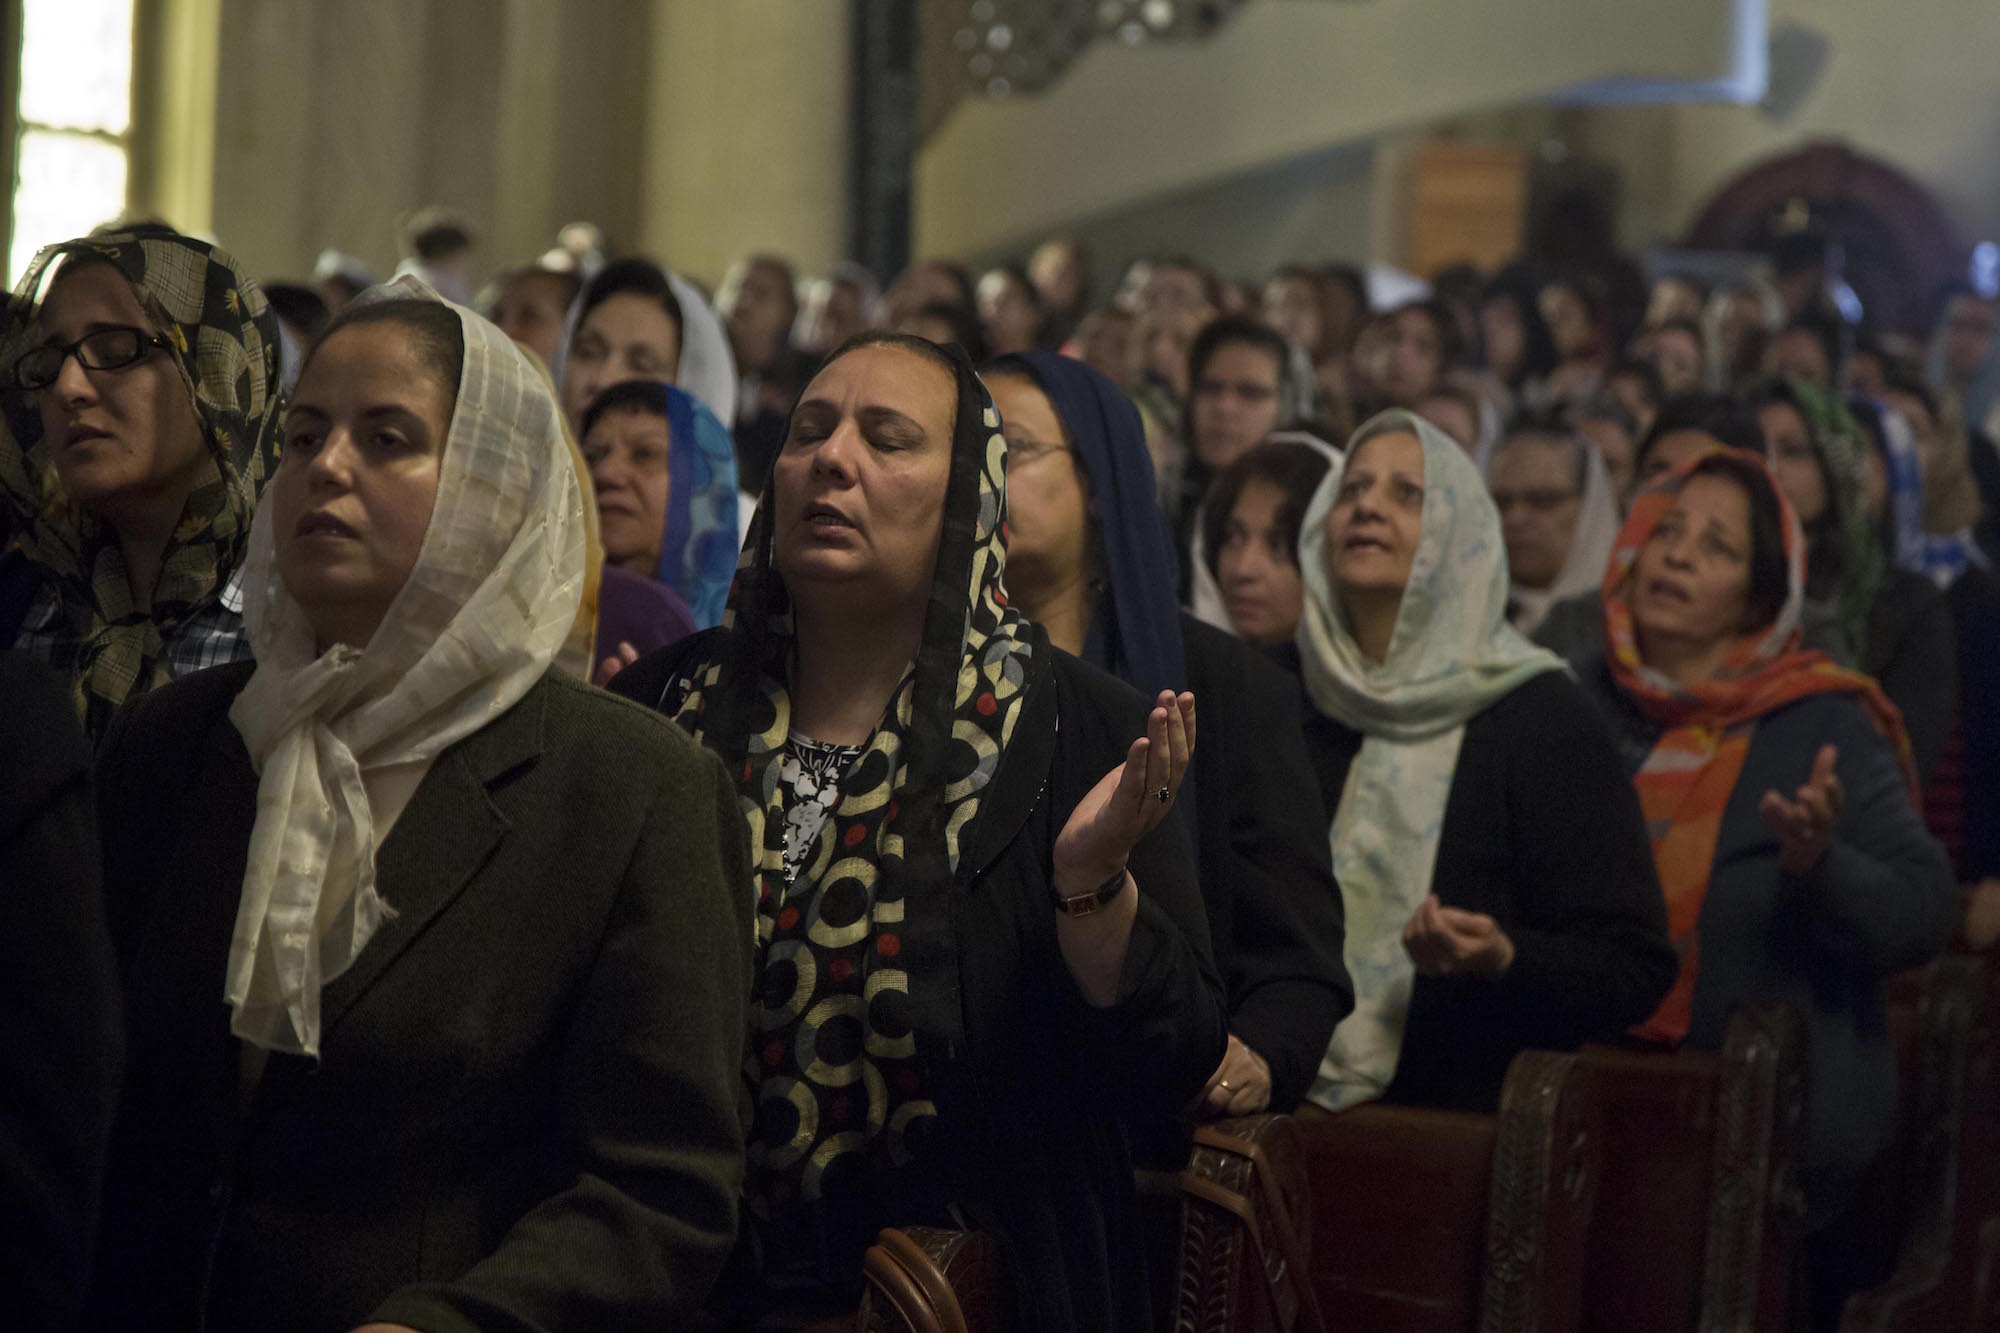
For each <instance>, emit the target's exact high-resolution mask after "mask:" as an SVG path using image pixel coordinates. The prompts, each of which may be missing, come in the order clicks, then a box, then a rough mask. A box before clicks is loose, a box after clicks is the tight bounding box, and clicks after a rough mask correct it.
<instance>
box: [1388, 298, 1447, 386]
mask: <svg viewBox="0 0 2000 1333" xmlns="http://www.w3.org/2000/svg"><path fill="white" fill-rule="evenodd" d="M1411 311H1416V312H1417V313H1419V314H1421V315H1423V316H1424V317H1425V318H1427V319H1429V320H1430V322H1431V327H1433V328H1435V329H1436V330H1437V339H1438V374H1440V375H1442V374H1444V372H1445V371H1447V370H1450V369H1451V368H1452V367H1453V366H1456V365H1457V364H1458V361H1459V358H1460V357H1461V356H1463V355H1464V354H1465V348H1464V347H1463V346H1462V345H1461V340H1460V338H1459V336H1458V320H1457V319H1456V318H1455V317H1454V316H1453V315H1452V313H1451V307H1450V306H1448V305H1446V304H1445V303H1444V302H1443V301H1441V300H1439V299H1438V298H1437V297H1435V296H1426V297H1423V298H1421V299H1419V300H1415V301H1405V302H1403V304H1401V305H1399V306H1397V307H1396V308H1395V309H1394V310H1391V311H1390V312H1389V313H1388V314H1387V315H1386V316H1384V318H1386V319H1391V320H1396V319H1401V318H1402V317H1403V316H1404V315H1406V314H1408V313H1410V312H1411Z"/></svg>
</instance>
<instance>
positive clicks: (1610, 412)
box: [1563, 393, 1639, 445]
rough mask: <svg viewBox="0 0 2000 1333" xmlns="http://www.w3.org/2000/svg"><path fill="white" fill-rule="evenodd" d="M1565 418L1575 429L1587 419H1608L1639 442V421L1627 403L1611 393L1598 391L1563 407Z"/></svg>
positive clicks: (1626, 434) (1626, 435)
mask: <svg viewBox="0 0 2000 1333" xmlns="http://www.w3.org/2000/svg"><path fill="white" fill-rule="evenodd" d="M1563 419H1564V420H1565V421H1567V422H1568V423H1569V425H1570V427H1571V429H1574V428H1576V427H1578V426H1581V425H1582V424H1583V423H1584V422H1586V421H1608V422H1610V423H1611V424H1612V425H1614V426H1616V427H1618V429H1620V430H1622V431H1624V432H1625V438H1626V439H1628V440H1631V441H1632V442H1633V444H1635V445H1636V444H1637V443H1638V442H1639V422H1638V419H1637V418H1635V417H1634V416H1633V415H1632V413H1631V410H1630V409H1629V408H1627V407H1626V406H1625V404H1623V403H1621V402H1619V401H1618V399H1617V397H1616V396H1614V395H1612V394H1609V393H1596V394H1593V395H1591V396H1590V397H1589V398H1586V399H1583V400H1581V401H1578V402H1572V403H1570V404H1569V405H1568V406H1567V407H1565V408H1564V409H1563Z"/></svg>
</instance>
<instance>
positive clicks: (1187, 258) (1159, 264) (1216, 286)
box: [1147, 253, 1222, 310]
mask: <svg viewBox="0 0 2000 1333" xmlns="http://www.w3.org/2000/svg"><path fill="white" fill-rule="evenodd" d="M1147 263H1148V264H1150V265H1151V266H1152V268H1153V270H1154V271H1155V272H1157V271H1158V270H1160V269H1163V268H1177V269H1180V270H1182V271H1183V272H1187V273H1192V274H1194V275H1195V277H1197V278H1199V279H1201V294H1202V297H1203V298H1204V299H1205V300H1207V302H1208V303H1209V305H1211V306H1213V307H1214V308H1215V309H1217V310H1220V309H1222V278H1221V276H1220V275H1218V274H1217V273H1216V271H1215V270H1214V269H1212V268H1210V267H1209V266H1208V265H1206V264H1204V263H1202V262H1201V261H1200V260H1199V259H1196V258H1195V257H1194V256H1193V255H1190V254H1178V253H1177V254H1170V255H1155V256H1153V258H1151V259H1150V260H1148V261H1147Z"/></svg>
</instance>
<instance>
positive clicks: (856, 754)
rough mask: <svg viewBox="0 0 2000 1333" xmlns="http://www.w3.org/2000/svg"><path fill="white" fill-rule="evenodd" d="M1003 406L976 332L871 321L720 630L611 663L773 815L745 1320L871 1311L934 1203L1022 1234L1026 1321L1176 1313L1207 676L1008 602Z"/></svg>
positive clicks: (754, 1044)
mask: <svg viewBox="0 0 2000 1333" xmlns="http://www.w3.org/2000/svg"><path fill="white" fill-rule="evenodd" d="M999 427H1000V422H999V417H998V415H997V414H996V413H995V412H994V409H993V405H992V402H991V400H990V399H989V398H988V397H987V394H986V391H985V390H984V389H983V388H982V387H981V386H980V383H979V380H978V378H977V377H976V376H975V375H974V374H973V373H972V367H971V364H970V362H969V361H968V360H967V359H966V358H965V357H964V356H963V354H962V353H959V352H955V351H951V350H948V349H941V348H939V347H937V346H936V345H935V344H932V343H928V342H924V341H922V340H920V339H914V338H911V337H909V336H907V335H898V334H887V333H883V334H864V335H862V336H861V337H860V338H857V339H854V340H852V341H850V342H848V343H847V344H846V345H845V346H844V347H842V348H841V349H840V350H838V351H836V352H835V353H834V355H833V356H832V357H831V358H830V359H829V360H828V361H827V362H826V364H825V365H824V366H823V367H821V369H820V371H819V373H818V374H817V375H816V376H815V377H814V378H813V380H812V383H811V384H810V385H808V386H807V389H806V392H805V394H804V396H803V397H802V398H801V400H800V402H799V405H798V407H797V408H796V409H795V410H794V412H793V414H792V420H791V424H790V427H789V429H788V432H787V435H786V440H785V446H784V449H783V451H782V452H781V453H780V454H779V457H778V462H777V465H776V467H775V469H774V470H773V472H772V480H771V489H770V492H769V494H767V495H766V496H765V500H764V504H763V505H762V507H761V508H760V509H759V511H758V519H757V522H756V524H755V525H754V526H753V528H752V530H751V541H750V545H749V546H748V548H747V549H746V551H745V555H744V560H743V565H742V568H741V570H740V572H739V574H738V576H737V584H736V590H735V592H734V593H733V594H732V596H731V599H730V610H729V615H728V616H727V617H726V618H725V620H724V621H723V627H722V628H721V629H720V630H717V631H711V632H709V633H706V634H702V635H699V636H697V637H695V638H693V639H689V640H686V641H684V642H683V643H681V644H677V645H675V646H674V647H672V648H668V649H665V650H663V651H662V652H660V653H657V654H654V655H653V656H651V657H646V658H642V659H640V660H639V662H637V663H636V664H634V665H633V666H630V667H628V668H626V669H625V670H624V671H623V672H621V673H620V674H619V676H618V677H617V679H616V680H615V681H613V686H614V688H615V689H616V690H617V691H618V692H620V693H622V694H625V695H627V696H628V697H630V698H634V699H639V700H641V701H643V702H645V703H648V704H651V705H654V706H656V707H658V708H660V709H661V710H662V711H664V712H665V713H667V714H668V715H669V716H671V717H673V718H674V719H675V720H677V721H678V722H679V723H680V724H681V725H682V726H683V727H685V728H687V729H688V730H689V731H691V732H692V733H693V734H694V736H695V737H696V738H697V739H698V740H700V741H701V743H702V744H703V745H705V746H707V747H709V748H710V749H711V750H714V751H715V752H716V753H718V754H719V755H721V756H722V759H723V763H724V766H725V768H726V769H727V770H728V771H729V773H730V774H731V776H732V777H733V778H734V779H735V781H736V790H737V796H738V799H739V801H740V802H741V806H742V809H743V811H744V813H745V814H746V816H747V817H748V819H749V822H750V829H751V847H752V849H753V856H754V859H755V872H754V873H755V879H754V881H751V883H752V884H753V885H754V890H755V892H756V895H757V901H758V907H757V940H758V944H757V969H756V976H757V980H756V983H755V990H754V993H753V1015H752V1020H751V1022H752V1026H751V1038H750V1046H751V1050H750V1059H749V1061H748V1064H747V1066H746V1070H745V1075H746V1078H747V1080H748V1082H749V1083H750V1085H751V1088H752V1096H753V1099H754V1101H755V1103H756V1106H757V1119H756V1127H755V1129H754V1130H753V1132H752V1135H751V1147H750V1176H749V1181H748V1184H747V1187H746V1195H747V1203H746V1206H747V1211H748V1215H749V1216H748V1219H747V1226H746V1228H745V1233H744V1237H743V1240H742V1243H741V1245H740V1246H739V1251H738V1256H737V1259H738V1262H737V1263H736V1264H734V1265H732V1273H731V1276H730V1278H728V1279H725V1284H724V1291H723V1293H722V1294H721V1295H719V1297H718V1299H719V1302H720V1308H719V1309H718V1311H717V1313H718V1314H721V1315H723V1316H724V1317H725V1318H729V1319H737V1320H747V1319H750V1318H752V1317H754V1316H755V1315H757V1314H759V1313H762V1312H767V1311H771V1310H773V1309H776V1308H784V1307H793V1308H796V1307H798V1306H800V1305H813V1304H818V1305H823V1306H840V1305H842V1304H844V1305H846V1306H847V1307H848V1308H851V1307H852V1302H853V1300H854V1298H855V1295H856V1294H857V1291H858V1287H859V1282H860V1273H861V1257H862V1254H863V1252H864V1251H865V1249H866V1247H867V1246H868V1245H869V1244H870V1243H872V1242H873V1241H874V1239H875V1237H876V1234H877V1232H878V1231H879V1230H880V1229H881V1228H882V1227H884V1226H891V1225H910V1224H912V1223H922V1224H928V1225H942V1226H970V1227H972V1228H976V1229H981V1230H986V1231H990V1232H993V1233H994V1234H996V1235H997V1236H998V1237H999V1238H1000V1239H1001V1241H1002V1242H1003V1245H1004V1247H1005V1251H1006V1255H1007V1259H1006V1267H1007V1270H1008V1277H1009V1279H1010V1280H1011V1283H1012V1288H1013V1297H1014V1305H1015V1324H1016V1326H1018V1327H1021V1328H1034V1329H1047V1330H1056V1331H1057V1333H1060V1331H1061V1330H1067V1329H1087V1330H1092V1331H1093V1333H1094V1331H1095V1330H1118V1329H1123V1330H1133V1331H1134V1333H1136V1331H1137V1330H1140V1329H1145V1328H1148V1327H1150V1326H1151V1324H1150V1315H1149V1312H1148V1310H1147V1305H1148V1298H1147V1293H1146V1286H1145V1279H1144V1274H1143V1265H1142V1263H1141V1262H1140V1256H1139V1254H1138V1252H1137V1250H1138V1247H1137V1243H1136V1238H1135V1235H1134V1226H1135V1220H1134V1216H1133V1213H1134V1202H1133V1197H1132V1190H1133V1184H1132V1164H1131V1160H1130V1154H1129V1151H1128V1148H1127V1145H1126V1140H1125V1136H1124V1131H1123V1129H1122V1128H1121V1117H1126V1116H1135V1115H1141V1114H1153V1113H1156V1112H1157V1111H1158V1110H1159V1109H1160V1108H1168V1109H1170V1110H1172V1109H1178V1108H1180V1107H1182V1106H1185V1105H1187V1104H1188V1103H1189V1102H1190V1101H1192V1100H1193V1099H1194V1098H1195V1097H1196V1096H1197V1095H1198V1094H1200V1093H1201V1091H1202V1088H1203V1086H1204V1085H1205V1083H1206V1081H1207V1080H1208V1078H1209V1076H1210V1075H1211V1074H1212V1073H1214V1071H1215V1069H1216V1067H1217V1065H1218V1064H1219V1063H1220V1061H1221V1059H1222V1056H1223V1049H1224V1045H1225V1032H1224V1010H1223V1004H1222V987H1221V983H1220V981H1219V980H1218V978H1217V976H1216V974H1215V969H1214V966H1213V965H1212V964H1211V963H1210V961H1209V954H1208V939H1207V935H1208V931H1207V926H1206V922H1205V919H1204V916H1203V911H1202V905H1201V901H1200V897H1199V891H1198V889H1197V888H1196V885H1195V882H1194V873H1193V867H1192V865H1191V864H1190V862H1191V859H1192V858H1191V857H1190V854H1189V849H1188V844H1187V839H1186V835H1185V833H1184V832H1183V831H1182V828H1181V825H1180V822H1179V821H1177V820H1169V819H1168V818H1167V815H1168V813H1169V806H1170V805H1171V804H1172V802H1173V800H1174V797H1175V793H1176V791H1177V789H1178V788H1179V786H1180V781H1181V776H1182V773H1183V772H1184V771H1185V768H1186V765H1187V758H1188V754H1189V751H1190V750H1191V748H1192V746H1193V740H1194V699H1193V696H1191V695H1187V694H1183V695H1180V696H1178V698H1176V697H1175V696H1174V695H1172V694H1169V693H1167V692H1166V691H1164V690H1163V691H1161V692H1160V693H1159V694H1158V695H1156V696H1155V698H1154V701H1153V702H1154V704H1155V707H1154V708H1153V709H1152V711H1151V714H1150V716H1148V714H1147V710H1146V707H1145V703H1144V702H1143V701H1142V700H1141V699H1140V697H1139V696H1138V695H1136V694H1134V693H1133V692H1132V691H1131V689H1130V688H1129V687H1127V686H1125V685H1123V684H1121V683H1119V682H1117V681H1115V680H1112V679H1111V678H1110V677H1108V676H1106V675H1104V674H1103V673H1101V672H1099V671H1096V670H1095V669H1093V668H1090V667H1087V666H1085V665H1083V664H1081V663H1079V662H1078V661H1076V659H1074V658H1072V657H1069V656H1068V655H1066V654H1064V653H1060V652H1057V651H1055V650H1053V649H1052V648H1051V647H1050V646H1049V643H1048V639H1047V637H1046V636H1045V635H1043V633H1042V632H1041V631H1040V630H1039V629H1037V628H1036V627H1035V626H1033V625H1031V624H1030V623H1029V622H1027V621H1026V620H1024V619H1023V618H1022V617H1021V615H1020V613H1019V612H1018V611H1016V610H1014V609H1013V608H1012V607H1010V606H1009V605H1008V602H1007V598H1006V594H1005V592H1004V590H1003V586H1002V575H1003V571H1004V567H1005V562H1006V544H1005V538H1004V536H1003V532H1004V529H1003V527H1002V524H1001V516H1002V513H1003V512H1004V503H1005V498H1006V490H1005V486H1006V482H1005V469H1006V464H1007V445H1006V441H1005V439H1004V438H1003V437H1002V436H1001V434H1000V429H999ZM1135 736H1138V737H1139V739H1137V740H1134V739H1133V738H1134V737H1135Z"/></svg>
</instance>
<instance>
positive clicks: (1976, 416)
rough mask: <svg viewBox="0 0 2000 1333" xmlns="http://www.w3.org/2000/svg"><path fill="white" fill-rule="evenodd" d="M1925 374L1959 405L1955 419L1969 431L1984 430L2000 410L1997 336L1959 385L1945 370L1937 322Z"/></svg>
mask: <svg viewBox="0 0 2000 1333" xmlns="http://www.w3.org/2000/svg"><path fill="white" fill-rule="evenodd" d="M1979 299H1981V300H1984V301H1985V302H1986V303H1987V304H1988V305H1992V304H1994V302H1993V300H1992V299H1991V298H1988V297H1983V296H1982V297H1980V298H1979ZM1924 371H1925V374H1926V376H1927V378H1929V380H1930V382H1931V387H1932V388H1934V389H1936V390H1937V391H1938V393H1939V394H1940V395H1941V396H1943V397H1946V398H1949V399H1951V400H1953V401H1954V402H1956V403H1957V404H1958V418H1959V420H1960V421H1962V422H1964V423H1965V425H1966V426H1967V427H1968V428H1969V429H1972V430H1981V429H1984V428H1985V427H1986V424H1987V422H1988V421H1989V420H1990V419H1991V418H1992V416H1993V413H1994V411H1995V409H1996V408H2000V336H1995V337H1994V338H1993V339H1992V341H1990V342H1989V343H1987V345H1986V355H1985V356H1983V357H1981V358H1980V361H1979V364H1978V365H1977V366H1974V367H1973V369H1972V374H1971V375H1970V376H1969V377H1968V378H1967V379H1966V381H1965V383H1964V385H1963V386H1960V385H1957V384H1954V383H1952V381H1951V373H1950V372H1949V371H1948V370H1946V368H1945V356H1944V322H1943V321H1942V320H1940V321H1939V322H1938V328H1937V332H1936V334H1935V335H1934V336H1933V337H1932V338H1931V345H1930V351H1929V353H1928V355H1927V356H1926V357H1925V360H1924Z"/></svg>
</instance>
